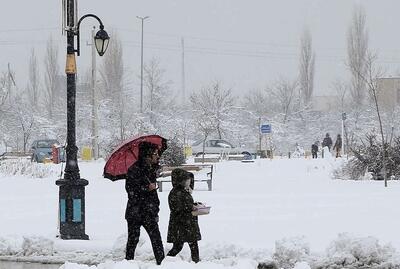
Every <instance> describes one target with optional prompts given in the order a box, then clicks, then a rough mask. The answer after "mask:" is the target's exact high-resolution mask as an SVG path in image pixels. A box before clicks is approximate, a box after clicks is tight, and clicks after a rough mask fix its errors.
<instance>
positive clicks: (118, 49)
mask: <svg viewBox="0 0 400 269" xmlns="http://www.w3.org/2000/svg"><path fill="white" fill-rule="evenodd" d="M100 75H101V84H102V97H103V106H102V107H103V108H104V109H106V110H107V112H106V118H105V119H104V120H106V121H107V127H106V128H111V129H112V130H111V131H112V133H116V134H117V135H116V136H115V137H114V138H115V139H118V140H119V141H123V140H125V139H126V138H127V129H128V125H129V122H130V120H131V113H130V108H131V109H132V110H133V108H132V107H131V100H130V96H129V95H128V93H127V91H126V90H127V89H126V80H125V67H124V61H123V49H122V44H121V41H120V39H119V38H118V35H117V34H116V33H114V34H113V39H112V41H110V45H109V47H108V49H107V53H106V54H105V55H104V59H103V64H102V65H101V68H100Z"/></svg>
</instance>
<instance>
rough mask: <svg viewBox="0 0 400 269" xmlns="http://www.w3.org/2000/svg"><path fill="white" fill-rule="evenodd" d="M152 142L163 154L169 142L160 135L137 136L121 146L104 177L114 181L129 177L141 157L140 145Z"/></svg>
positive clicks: (107, 166) (109, 160) (116, 150)
mask: <svg viewBox="0 0 400 269" xmlns="http://www.w3.org/2000/svg"><path fill="white" fill-rule="evenodd" d="M141 142H150V143H153V144H156V145H157V146H158V148H159V149H160V151H161V153H162V152H163V151H164V150H165V149H166V148H167V140H166V139H165V138H163V137H161V136H159V135H145V136H136V137H133V138H131V139H128V140H127V141H125V142H123V143H122V144H121V145H119V146H118V147H117V148H116V149H115V150H114V151H113V152H112V153H111V155H110V157H109V158H108V160H107V162H106V164H105V166H104V173H103V176H104V177H105V178H108V179H111V180H112V181H115V180H118V179H124V178H126V177H127V175H126V174H127V172H128V169H129V167H130V166H131V165H132V164H134V163H135V162H136V161H137V160H138V157H139V144H140V143H141Z"/></svg>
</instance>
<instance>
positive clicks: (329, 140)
mask: <svg viewBox="0 0 400 269" xmlns="http://www.w3.org/2000/svg"><path fill="white" fill-rule="evenodd" d="M332 144H333V142H332V138H331V137H330V136H329V133H326V135H325V138H324V140H323V141H322V147H328V149H329V151H331V147H332Z"/></svg>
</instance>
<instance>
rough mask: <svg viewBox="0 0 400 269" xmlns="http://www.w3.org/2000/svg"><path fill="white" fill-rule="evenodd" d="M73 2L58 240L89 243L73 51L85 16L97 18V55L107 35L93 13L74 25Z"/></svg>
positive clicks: (69, 20) (70, 5)
mask: <svg viewBox="0 0 400 269" xmlns="http://www.w3.org/2000/svg"><path fill="white" fill-rule="evenodd" d="M75 1H76V0H67V6H66V7H67V13H66V14H67V28H66V32H67V61H66V67H65V73H66V74H67V147H66V155H67V158H66V165H65V171H64V178H63V179H59V180H57V181H56V185H58V186H60V192H59V223H60V237H61V239H83V240H88V239H89V236H88V235H87V234H85V186H86V185H88V184H89V182H88V181H87V180H86V179H83V178H81V177H80V174H79V167H78V158H77V152H78V147H77V146H76V132H75V122H76V121H75V97H76V61H75V52H77V53H78V56H79V54H80V47H79V45H80V44H79V42H80V41H79V26H80V23H81V22H82V20H83V19H84V18H86V17H93V18H95V19H97V21H98V22H99V24H100V30H99V31H98V32H97V34H96V36H95V38H94V39H95V40H94V41H95V45H96V49H97V51H98V53H99V55H100V56H102V55H103V54H104V52H105V51H106V49H107V47H108V41H109V39H110V38H109V36H108V34H107V32H106V31H104V26H103V23H102V22H101V20H100V19H99V18H98V17H97V16H96V15H93V14H87V15H84V16H83V17H82V18H81V19H80V20H79V21H78V24H77V27H75V25H74V21H75V13H74V12H75V6H74V2H75ZM75 36H77V49H75V46H74V39H75Z"/></svg>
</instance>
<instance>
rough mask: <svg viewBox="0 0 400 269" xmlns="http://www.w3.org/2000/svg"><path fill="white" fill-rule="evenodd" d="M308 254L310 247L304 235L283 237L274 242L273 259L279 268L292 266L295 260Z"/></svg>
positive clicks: (303, 258)
mask: <svg viewBox="0 0 400 269" xmlns="http://www.w3.org/2000/svg"><path fill="white" fill-rule="evenodd" d="M309 255H310V247H309V245H308V243H307V242H305V238H304V237H292V238H284V239H282V240H278V241H276V242H275V253H274V255H273V258H274V260H275V261H276V262H277V263H278V265H279V268H285V269H286V268H293V267H294V266H295V264H296V263H297V262H301V261H304V260H306V259H307V258H308V256H309Z"/></svg>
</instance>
